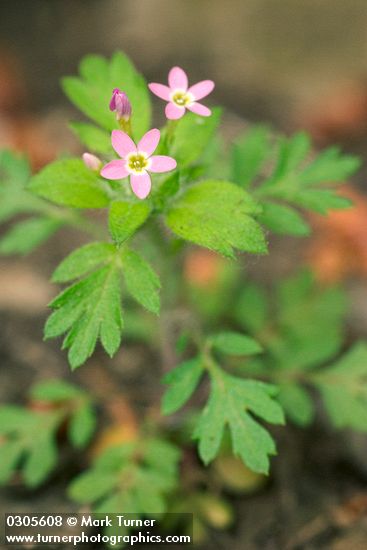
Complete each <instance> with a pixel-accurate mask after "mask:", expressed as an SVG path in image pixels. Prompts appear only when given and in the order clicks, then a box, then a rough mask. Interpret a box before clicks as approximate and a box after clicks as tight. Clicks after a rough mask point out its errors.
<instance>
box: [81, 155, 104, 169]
mask: <svg viewBox="0 0 367 550" xmlns="http://www.w3.org/2000/svg"><path fill="white" fill-rule="evenodd" d="M82 158H83V162H84V164H85V166H86V167H87V168H89V169H90V170H94V171H95V172H99V170H100V168H101V166H102V161H101V160H100V159H99V158H98V157H96V156H95V155H92V154H91V153H83V156H82Z"/></svg>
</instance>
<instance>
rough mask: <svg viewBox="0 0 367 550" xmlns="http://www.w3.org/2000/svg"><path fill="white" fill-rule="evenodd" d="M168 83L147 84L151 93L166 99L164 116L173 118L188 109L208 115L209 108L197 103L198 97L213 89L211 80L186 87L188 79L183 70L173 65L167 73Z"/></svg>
mask: <svg viewBox="0 0 367 550" xmlns="http://www.w3.org/2000/svg"><path fill="white" fill-rule="evenodd" d="M168 84H169V86H166V85H165V84H157V83H156V82H153V83H152V84H149V89H150V91H151V92H153V94H155V95H156V96H158V97H160V98H161V99H165V100H166V101H168V102H169V103H168V105H166V117H167V118H169V119H171V120H175V119H177V118H181V117H182V116H183V115H184V114H185V110H186V109H189V111H192V112H193V113H196V114H197V115H201V116H210V115H211V110H210V109H208V107H205V105H202V104H201V103H198V100H199V99H202V98H203V97H206V96H207V95H208V94H210V92H211V91H213V89H214V82H213V81H212V80H202V81H201V82H198V83H197V84H194V85H193V86H191V87H190V88H188V85H189V83H188V79H187V75H186V73H185V71H184V70H183V69H180V67H173V68H172V69H171V70H170V72H169V74H168Z"/></svg>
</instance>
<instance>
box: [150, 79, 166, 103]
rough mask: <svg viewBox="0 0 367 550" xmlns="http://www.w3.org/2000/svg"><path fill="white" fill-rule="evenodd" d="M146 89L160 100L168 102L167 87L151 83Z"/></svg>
mask: <svg viewBox="0 0 367 550" xmlns="http://www.w3.org/2000/svg"><path fill="white" fill-rule="evenodd" d="M148 88H149V90H150V91H151V92H152V93H153V94H155V95H156V96H158V97H160V98H161V99H165V100H166V101H169V96H170V94H171V90H170V88H169V87H168V86H165V85H164V84H157V83H156V82H152V83H151V84H148Z"/></svg>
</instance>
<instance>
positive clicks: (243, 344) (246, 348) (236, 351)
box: [211, 332, 262, 355]
mask: <svg viewBox="0 0 367 550" xmlns="http://www.w3.org/2000/svg"><path fill="white" fill-rule="evenodd" d="M211 342H212V345H213V346H214V348H216V349H217V350H219V351H221V352H222V353H226V354H229V355H253V354H255V353H261V351H262V347H261V346H260V344H258V342H256V340H254V339H253V338H250V337H249V336H245V335H244V334H240V333H238V332H220V333H219V334H216V335H215V336H212V338H211Z"/></svg>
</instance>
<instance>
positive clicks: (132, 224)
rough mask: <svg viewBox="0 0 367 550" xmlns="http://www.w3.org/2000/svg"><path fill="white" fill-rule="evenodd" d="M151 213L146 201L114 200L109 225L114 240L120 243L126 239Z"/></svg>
mask: <svg viewBox="0 0 367 550" xmlns="http://www.w3.org/2000/svg"><path fill="white" fill-rule="evenodd" d="M149 214H150V207H149V205H148V204H147V203H146V202H122V201H116V202H113V203H112V204H111V208H110V212H109V218H108V226H109V230H110V233H111V237H112V238H113V240H114V242H115V243H116V244H118V245H120V244H122V243H123V242H124V241H126V240H127V239H128V238H129V237H131V235H133V234H134V233H135V232H136V230H137V229H139V227H140V226H142V225H143V223H144V222H145V221H146V220H147V219H148V217H149Z"/></svg>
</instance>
